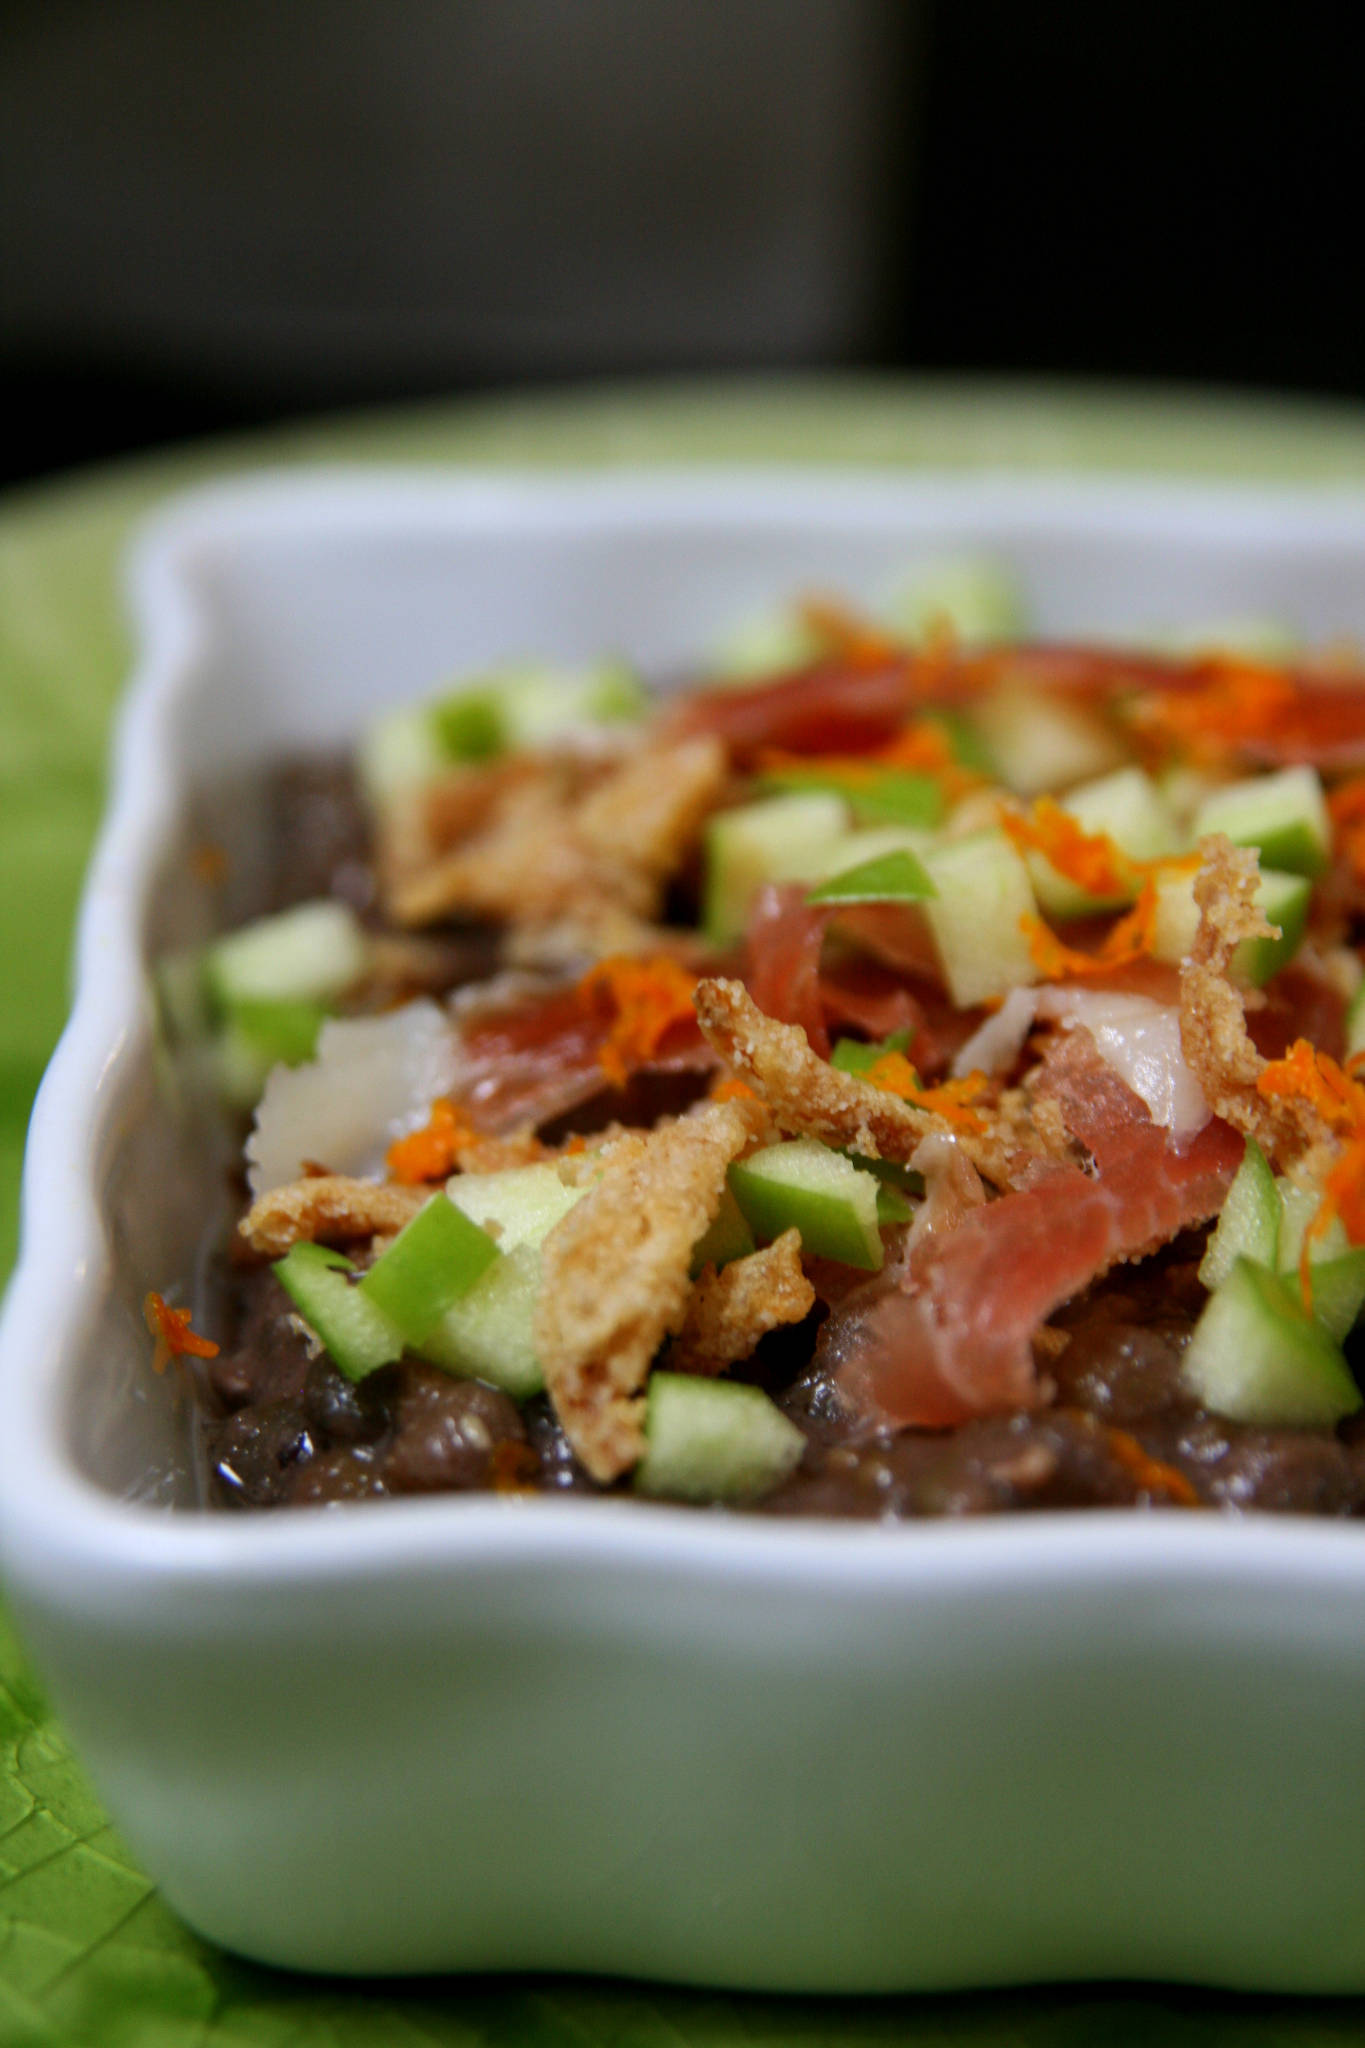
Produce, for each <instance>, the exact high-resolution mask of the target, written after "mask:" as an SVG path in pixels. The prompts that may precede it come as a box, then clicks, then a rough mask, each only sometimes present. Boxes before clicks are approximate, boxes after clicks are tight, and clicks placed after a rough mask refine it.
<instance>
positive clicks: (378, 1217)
mask: <svg viewBox="0 0 1365 2048" xmlns="http://www.w3.org/2000/svg"><path fill="white" fill-rule="evenodd" d="M430 1197H431V1189H430V1188H424V1187H398V1186H396V1185H394V1184H393V1183H392V1182H389V1181H376V1180H352V1179H351V1178H350V1177H349V1176H348V1175H346V1174H341V1173H320V1174H314V1175H312V1176H311V1177H309V1178H307V1179H304V1180H294V1181H290V1182H288V1183H287V1184H286V1185H285V1186H284V1187H279V1188H271V1189H270V1190H269V1191H268V1192H267V1193H266V1194H264V1195H259V1196H258V1197H257V1199H256V1200H255V1201H254V1202H253V1203H252V1205H251V1207H250V1208H249V1209H248V1210H247V1213H246V1215H245V1216H244V1217H243V1218H242V1220H241V1222H240V1223H239V1224H238V1226H237V1228H238V1230H239V1232H240V1233H241V1235H242V1236H243V1237H244V1238H245V1239H246V1241H247V1243H248V1244H249V1245H250V1246H251V1249H252V1250H253V1251H254V1252H258V1253H259V1254H260V1255H261V1257H262V1258H266V1259H280V1258H283V1257H284V1254H285V1253H286V1252H287V1251H288V1250H289V1247H290V1246H291V1245H293V1244H301V1243H309V1244H353V1243H355V1242H356V1241H357V1240H358V1239H360V1238H369V1237H377V1236H385V1235H392V1234H394V1233H396V1232H397V1231H400V1230H401V1229H402V1228H403V1225H404V1224H405V1223H410V1222H411V1221H412V1219H413V1217H414V1216H415V1215H416V1214H417V1211H418V1210H419V1209H420V1208H421V1207H422V1205H423V1203H424V1202H427V1201H429V1200H430Z"/></svg>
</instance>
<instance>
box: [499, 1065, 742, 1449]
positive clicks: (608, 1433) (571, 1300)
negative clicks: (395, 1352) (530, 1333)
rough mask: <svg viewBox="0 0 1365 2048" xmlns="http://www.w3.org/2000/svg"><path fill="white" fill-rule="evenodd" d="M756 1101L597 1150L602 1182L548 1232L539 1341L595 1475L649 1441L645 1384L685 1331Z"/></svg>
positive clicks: (556, 1393)
mask: <svg viewBox="0 0 1365 2048" xmlns="http://www.w3.org/2000/svg"><path fill="white" fill-rule="evenodd" d="M763 1124H764V1118H763V1113H762V1111H761V1109H760V1108H759V1107H758V1105H757V1104H756V1103H753V1102H747V1101H738V1102H723V1103H720V1102H716V1103H710V1104H708V1105H707V1107H706V1108H705V1109H701V1110H698V1111H696V1112H695V1113H694V1114H692V1115H690V1116H685V1117H679V1118H678V1119H677V1121H676V1122H674V1123H671V1124H663V1125H660V1126H659V1127H658V1128H657V1129H655V1130H653V1131H650V1132H648V1133H646V1134H644V1135H637V1134H635V1133H627V1134H626V1135H625V1136H624V1137H623V1138H622V1139H620V1140H619V1141H618V1142H617V1143H616V1144H614V1145H609V1146H607V1147H605V1148H604V1149H603V1151H602V1152H601V1153H600V1154H599V1160H600V1166H601V1173H600V1178H599V1179H598V1180H597V1182H596V1184H595V1185H594V1186H593V1187H591V1188H590V1189H589V1191H588V1193H587V1194H586V1195H585V1196H584V1197H583V1199H582V1200H581V1201H580V1202H579V1203H578V1204H577V1206H576V1207H575V1208H573V1209H571V1210H570V1211H569V1213H568V1215H567V1216H566V1217H564V1219H563V1221H562V1222H560V1223H558V1224H556V1225H555V1228H554V1229H553V1230H552V1231H551V1232H550V1234H549V1236H548V1237H547V1238H546V1240H545V1243H544V1246H543V1248H542V1252H541V1258H542V1281H541V1288H540V1295H539V1299H538V1301H537V1305H536V1318H535V1345H536V1351H537V1353H538V1354H539V1357H540V1361H541V1365H542V1367H543V1370H544V1374H545V1385H546V1389H547V1391H548V1393H549V1396H550V1399H551V1401H552V1402H553V1403H554V1406H555V1411H556V1413H557V1414H558V1416H559V1419H560V1421H561V1423H562V1424H563V1426H564V1432H565V1434H566V1436H567V1437H568V1439H569V1442H570V1443H571V1444H572V1445H573V1448H574V1450H575V1451H576V1452H577V1454H578V1457H579V1458H580V1459H581V1461H582V1463H583V1464H584V1465H585V1466H586V1467H587V1469H588V1471H589V1472H590V1473H591V1474H592V1476H593V1478H594V1479H597V1480H600V1481H602V1482H607V1481H610V1480H613V1479H616V1478H618V1477H619V1476H620V1474H621V1473H623V1472H626V1471H628V1470H629V1469H630V1467H631V1466H632V1465H633V1464H635V1463H636V1461H637V1460H638V1458H639V1456H640V1454H641V1451H642V1450H643V1448H644V1428H643V1417H644V1399H643V1393H642V1390H643V1387H644V1384H645V1379H646V1377H647V1375H648V1372H649V1368H650V1363H651V1361H652V1359H653V1357H654V1354H655V1352H656V1351H657V1350H658V1348H659V1346H660V1344H661V1343H662V1342H663V1340H664V1338H665V1337H668V1336H675V1335H676V1334H677V1333H678V1332H679V1331H680V1330H681V1329H682V1327H683V1323H684V1321H685V1319H686V1315H687V1305H688V1301H689V1298H690V1295H691V1281H690V1278H689V1267H690V1264H691V1258H692V1247H693V1246H694V1245H695V1244H696V1242H697V1239H698V1238H699V1237H700V1236H701V1235H702V1233H703V1232H704V1231H705V1229H706V1227H707V1225H708V1224H709V1223H710V1222H711V1220H712V1218H713V1217H714V1216H715V1213H716V1210H717V1209H718V1207H719V1205H720V1198H721V1195H722V1194H723V1192H724V1189H725V1169H726V1168H727V1166H728V1165H729V1164H730V1161H731V1160H732V1159H738V1158H739V1157H740V1155H741V1154H742V1153H743V1152H744V1151H745V1150H747V1149H748V1148H749V1147H750V1146H751V1145H752V1144H753V1143H754V1141H755V1140H756V1139H757V1138H758V1137H759V1136H760V1135H761V1133H762V1130H763Z"/></svg>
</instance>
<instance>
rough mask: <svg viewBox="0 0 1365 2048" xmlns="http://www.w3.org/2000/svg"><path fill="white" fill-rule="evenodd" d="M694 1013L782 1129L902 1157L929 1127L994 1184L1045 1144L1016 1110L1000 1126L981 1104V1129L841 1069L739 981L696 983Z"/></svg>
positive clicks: (874, 1154) (1006, 1182)
mask: <svg viewBox="0 0 1365 2048" xmlns="http://www.w3.org/2000/svg"><path fill="white" fill-rule="evenodd" d="M696 1003H697V1016H698V1018H699V1019H700V1021H701V1028H702V1031H703V1033H704V1034H705V1036H706V1038H707V1040H708V1041H709V1043H710V1044H711V1045H713V1046H714V1047H715V1049H716V1051H717V1052H718V1053H719V1054H720V1056H721V1058H722V1059H723V1060H725V1061H726V1062H727V1064H728V1065H729V1066H730V1067H731V1069H732V1070H733V1071H734V1073H736V1074H737V1075H738V1076H739V1078H740V1079H741V1080H742V1081H745V1082H747V1083H748V1085H749V1086H750V1087H751V1088H753V1089H754V1090H755V1091H756V1093H757V1094H758V1095H759V1096H761V1097H762V1099H763V1101H764V1102H766V1103H767V1105H768V1107H769V1109H770V1110H771V1111H772V1115H773V1119H774V1121H775V1122H776V1123H777V1124H778V1126H779V1127H780V1128H781V1129H782V1130H784V1131H796V1132H799V1133H800V1134H801V1135H802V1136H803V1137H811V1138H820V1139H821V1140H823V1142H824V1143H825V1144H826V1145H838V1146H844V1147H847V1148H848V1149H850V1150H852V1151H854V1152H861V1153H863V1154H864V1155H865V1156H866V1157H867V1158H869V1159H896V1160H907V1159H909V1157H910V1155H911V1153H912V1152H913V1151H914V1149H915V1147H916V1146H917V1145H918V1144H919V1142H920V1140H921V1139H922V1138H926V1137H928V1136H929V1135H930V1134H931V1133H932V1132H941V1133H943V1134H945V1135H947V1136H951V1137H956V1138H957V1139H958V1140H959V1142H960V1143H961V1146H962V1149H963V1151H964V1152H965V1153H966V1155H967V1157H968V1158H969V1159H970V1160H971V1161H972V1164H973V1165H974V1166H976V1167H977V1168H978V1170H979V1171H980V1172H981V1173H983V1174H984V1175H985V1177H986V1179H987V1180H989V1181H990V1182H992V1184H993V1185H994V1186H996V1187H1008V1186H1010V1185H1011V1182H1012V1179H1013V1178H1014V1177H1015V1175H1016V1173H1017V1168H1018V1161H1019V1155H1020V1153H1021V1151H1023V1152H1025V1153H1032V1152H1034V1151H1038V1150H1043V1149H1046V1148H1045V1147H1044V1146H1043V1144H1042V1142H1041V1140H1035V1139H1034V1137H1033V1134H1032V1132H1031V1131H1030V1129H1029V1126H1028V1124H1027V1121H1026V1120H1025V1119H1023V1118H1021V1117H1019V1116H1018V1115H1013V1116H1011V1118H1010V1119H1009V1122H1008V1124H1007V1126H1006V1127H1005V1128H1004V1129H998V1128H996V1126H995V1123H994V1119H992V1118H991V1117H990V1115H989V1113H988V1111H987V1108H986V1105H984V1104H983V1105H982V1106H981V1115H980V1123H981V1126H982V1127H981V1129H980V1130H977V1131H967V1130H964V1129H963V1128H962V1127H961V1126H960V1125H959V1124H956V1123H954V1122H952V1121H951V1120H950V1119H949V1118H947V1117H944V1116H941V1115H939V1114H938V1112H937V1111H935V1110H932V1109H925V1108H922V1107H920V1106H919V1105H918V1104H916V1103H913V1102H906V1101H903V1100H902V1099H901V1098H900V1097H899V1096H897V1095H893V1094H891V1093H889V1092H888V1091H887V1090H886V1089H883V1088H875V1087H873V1086H872V1085H871V1083H870V1082H868V1081H864V1080H861V1079H859V1077H858V1076H857V1075H856V1074H845V1073H841V1072H840V1071H839V1070H838V1069H837V1068H836V1067H831V1066H830V1065H829V1064H828V1062H827V1061H825V1060H822V1059H821V1058H820V1057H819V1055H818V1054H817V1053H815V1052H813V1051H812V1050H811V1046H810V1041H809V1040H808V1039H807V1037H806V1034H805V1032H804V1031H803V1030H802V1029H801V1027H800V1026H799V1025H797V1024H778V1023H775V1022H774V1020H773V1019H772V1018H771V1017H765V1016H764V1014H763V1012H762V1011H761V1010H760V1009H759V1008H758V1006H757V1004H756V1003H755V1002H754V1001H753V999H752V998H751V997H750V996H749V994H748V992H747V991H746V990H745V988H744V986H743V984H742V983H741V982H738V981H722V980H715V979H713V980H708V981H702V982H699V983H698V984H697V994H696Z"/></svg>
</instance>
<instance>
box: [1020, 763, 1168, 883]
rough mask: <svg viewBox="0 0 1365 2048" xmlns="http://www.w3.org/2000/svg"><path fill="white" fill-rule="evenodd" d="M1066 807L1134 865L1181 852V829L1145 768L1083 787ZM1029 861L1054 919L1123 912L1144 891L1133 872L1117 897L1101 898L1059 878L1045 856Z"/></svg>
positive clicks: (1035, 855) (1117, 772)
mask: <svg viewBox="0 0 1365 2048" xmlns="http://www.w3.org/2000/svg"><path fill="white" fill-rule="evenodd" d="M1061 808H1062V809H1063V810H1064V811H1066V812H1067V813H1068V814H1069V815H1070V816H1071V817H1073V818H1074V819H1075V820H1076V823H1077V824H1078V825H1079V826H1080V828H1081V830H1082V831H1083V832H1087V833H1091V834H1096V833H1104V834H1105V835H1106V836H1107V837H1108V838H1110V839H1111V840H1112V841H1113V842H1114V845H1115V846H1116V847H1117V848H1118V851H1119V852H1120V853H1121V854H1126V855H1127V856H1128V858H1129V859H1130V860H1131V861H1152V860H1163V859H1165V858H1166V857H1167V856H1168V855H1171V854H1175V853H1178V852H1180V851H1181V846H1182V838H1181V833H1180V829H1179V827H1178V825H1177V824H1176V821H1175V819H1174V818H1173V816H1172V815H1171V812H1170V810H1169V808H1168V807H1167V804H1166V802H1165V799H1164V798H1163V797H1162V795H1161V792H1160V791H1159V790H1158V788H1157V787H1156V784H1155V783H1154V782H1153V781H1152V779H1151V777H1150V776H1149V775H1147V774H1145V773H1144V772H1143V770H1142V769H1141V768H1118V769H1116V770H1115V771H1114V773H1113V774H1112V775H1102V776H1100V777H1099V778H1098V779H1097V780H1096V781H1093V782H1085V783H1082V784H1080V785H1079V786H1078V787H1077V788H1075V789H1073V790H1071V791H1070V792H1069V794H1068V795H1067V796H1066V797H1064V798H1063V800H1062V805H1061ZM1027 859H1028V870H1029V876H1030V879H1031V880H1032V883H1033V890H1034V894H1035V895H1036V896H1037V898H1038V902H1039V904H1040V906H1041V907H1042V909H1043V910H1044V912H1045V913H1046V914H1047V916H1049V917H1052V918H1058V919H1065V918H1069V917H1086V916H1088V915H1090V914H1091V913H1092V912H1095V911H1102V910H1118V909H1121V908H1122V907H1123V905H1124V904H1126V903H1131V902H1132V901H1133V900H1134V898H1135V897H1136V895H1137V892H1138V887H1139V882H1140V875H1139V873H1138V870H1137V869H1136V868H1129V869H1128V870H1127V872H1126V874H1125V876H1124V880H1123V886H1122V888H1121V889H1119V890H1118V891H1117V892H1115V893H1112V894H1109V895H1095V894H1092V893H1091V892H1090V891H1089V890H1086V889H1082V888H1080V887H1079V886H1078V885H1077V884H1076V883H1075V882H1072V881H1070V880H1068V879H1067V877H1066V876H1065V875H1062V874H1059V873H1058V871H1057V869H1056V868H1054V867H1053V865H1052V863H1051V861H1049V860H1047V859H1046V858H1045V857H1044V856H1043V855H1042V854H1040V853H1030V854H1029V855H1028V856H1027Z"/></svg>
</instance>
